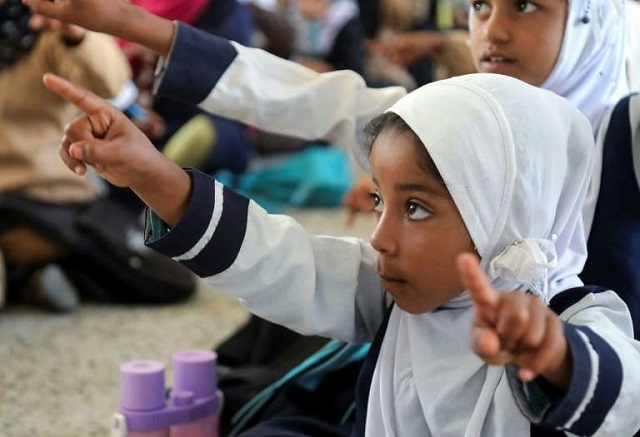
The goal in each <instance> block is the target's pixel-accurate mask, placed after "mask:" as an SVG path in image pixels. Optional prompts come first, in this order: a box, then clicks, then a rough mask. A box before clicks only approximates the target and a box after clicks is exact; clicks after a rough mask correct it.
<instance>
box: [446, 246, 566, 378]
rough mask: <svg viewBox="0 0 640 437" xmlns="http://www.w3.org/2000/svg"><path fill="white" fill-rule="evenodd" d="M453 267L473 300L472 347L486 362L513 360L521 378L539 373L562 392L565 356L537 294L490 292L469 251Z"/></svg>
mask: <svg viewBox="0 0 640 437" xmlns="http://www.w3.org/2000/svg"><path fill="white" fill-rule="evenodd" d="M458 267H459V270H460V275H461V277H462V280H463V283H464V285H465V287H466V288H467V289H468V290H469V294H470V295H471V297H472V299H473V300H474V303H475V309H476V316H475V319H474V323H473V327H472V333H471V342H472V348H473V350H474V351H475V352H476V353H477V354H478V355H479V356H480V357H481V358H482V359H483V360H484V361H486V362H487V363H489V364H507V363H514V364H516V365H517V366H518V367H519V368H520V371H519V376H520V378H521V379H522V380H523V381H525V382H528V381H531V380H533V379H534V378H535V377H536V376H538V375H541V376H543V377H544V378H545V379H546V380H547V381H549V382H550V383H551V384H553V385H554V386H555V387H556V388H558V389H559V390H561V391H563V390H565V389H566V388H567V387H568V385H569V381H570V379H571V370H572V365H571V354H570V353H569V350H568V345H567V340H566V338H565V335H564V330H563V326H562V322H561V321H560V319H559V318H558V316H557V315H556V314H555V313H554V312H553V311H551V309H549V308H548V307H547V306H546V305H545V304H544V303H543V302H542V301H541V300H540V299H539V298H537V297H534V296H531V295H528V294H525V293H522V292H520V291H513V292H510V293H500V292H498V291H497V290H495V289H494V288H493V287H492V286H491V284H489V282H488V281H487V278H486V277H485V275H484V273H483V272H482V270H481V269H480V265H479V263H478V260H477V259H476V258H475V257H474V256H473V255H470V254H464V255H461V256H460V259H459V263H458Z"/></svg>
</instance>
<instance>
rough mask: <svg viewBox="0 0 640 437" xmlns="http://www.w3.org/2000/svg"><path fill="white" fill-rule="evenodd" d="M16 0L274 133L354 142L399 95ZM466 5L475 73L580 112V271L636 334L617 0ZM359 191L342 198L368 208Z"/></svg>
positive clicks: (631, 193)
mask: <svg viewBox="0 0 640 437" xmlns="http://www.w3.org/2000/svg"><path fill="white" fill-rule="evenodd" d="M26 1H27V3H29V4H30V5H32V6H33V7H35V8H36V9H37V10H39V11H41V12H43V13H45V14H48V15H51V16H54V17H56V18H61V19H63V20H67V21H72V22H74V23H76V24H80V25H82V26H85V27H88V28H90V29H94V30H99V31H106V32H108V33H113V34H115V35H117V36H120V37H123V38H127V39H131V40H133V41H136V42H139V43H141V44H145V45H148V46H150V47H151V48H153V49H155V50H156V51H158V52H159V53H160V54H161V55H163V56H164V57H165V58H167V62H165V63H164V64H163V65H162V69H161V75H160V77H161V80H160V81H159V88H158V92H159V93H160V94H161V95H164V96H168V97H172V98H175V99H178V100H182V101H184V100H186V101H189V102H192V103H194V104H200V105H201V106H202V107H203V108H205V109H207V110H209V111H212V112H214V113H216V114H219V115H222V116H225V117H229V118H234V119H239V120H241V121H244V122H246V123H249V124H252V125H256V126H257V127H259V128H261V129H264V130H267V131H270V132H275V133H278V134H284V135H289V136H294V137H298V138H308V139H317V138H325V139H327V140H328V141H329V142H332V143H334V144H339V145H342V146H344V147H352V148H353V147H355V146H356V145H357V144H361V143H362V141H363V138H362V136H361V135H360V134H361V132H362V128H363V127H364V125H365V124H366V123H367V122H368V121H369V120H370V119H371V118H372V117H373V116H374V115H376V114H379V113H380V112H382V111H384V110H385V109H386V108H388V107H389V106H390V105H392V104H393V103H394V102H396V101H397V100H398V99H399V98H401V97H402V96H403V95H404V94H405V93H406V91H405V90H404V89H402V88H399V87H392V88H384V89H370V88H366V86H365V84H364V81H363V80H362V78H360V77H359V76H357V75H355V74H353V73H351V72H348V71H335V72H332V73H330V74H317V73H315V72H313V71H310V70H308V69H305V68H302V67H300V66H299V65H295V64H294V63H291V62H288V61H286V60H283V59H280V58H277V57H275V56H272V55H269V54H268V53H266V52H263V51H260V50H256V49H250V48H246V47H242V46H240V45H238V44H236V43H234V42H229V41H227V40H224V39H220V38H217V37H215V36H209V35H204V34H200V33H199V32H197V31H196V30H194V29H192V28H190V27H188V26H187V25H184V24H181V23H178V24H174V23H171V22H169V21H166V20H162V19H160V18H158V17H154V16H151V15H150V14H145V13H144V12H143V11H139V10H135V7H133V6H131V5H129V4H127V3H124V2H117V1H114V2H103V1H100V0H65V1H62V2H57V3H53V2H50V1H48V0H26ZM76 3H78V4H80V3H81V5H79V6H80V7H75V4H76ZM470 6H471V10H470V30H471V33H470V35H471V50H472V54H473V57H474V61H475V63H476V66H477V68H478V69H479V71H484V72H497V73H501V74H506V75H509V76H514V77H517V78H519V79H521V80H524V81H525V82H528V83H530V84H532V85H536V86H541V87H543V88H547V89H549V90H551V91H554V92H556V93H557V94H559V95H561V96H564V97H566V98H568V99H569V100H570V101H571V102H572V103H573V104H574V105H575V106H576V107H577V108H578V109H580V110H581V111H582V112H583V113H584V114H585V115H586V116H587V117H588V118H589V120H590V121H591V123H592V127H593V133H594V137H595V139H596V153H595V155H594V167H593V175H592V183H591V186H590V191H589V194H588V196H587V200H586V204H585V208H584V211H583V213H584V221H585V233H586V235H587V236H588V248H589V258H588V261H587V264H586V266H585V271H584V272H583V274H582V278H583V280H584V281H585V282H586V283H592V284H599V285H602V286H605V287H608V288H611V289H612V290H615V291H616V292H618V293H619V294H620V295H621V297H622V298H623V299H624V300H625V302H626V303H627V305H628V306H629V308H630V311H631V314H632V318H633V320H634V326H635V332H636V336H637V337H638V338H640V268H638V265H640V241H638V239H639V238H640V189H639V188H638V186H639V185H640V95H635V96H627V97H625V96H626V94H627V93H628V87H627V83H628V82H627V78H626V77H625V50H626V49H625V32H624V29H625V7H624V6H625V0H564V1H563V0H538V1H536V2H531V1H528V0H527V1H513V0H471V1H470ZM98 16H100V17H101V20H99V21H97V20H95V17H98ZM132 16H135V17H136V19H135V20H130V19H129V18H130V17H132ZM169 55H170V56H169ZM194 59H197V60H198V62H197V63H194V62H193V60H194ZM523 104H524V102H523ZM301 114H303V116H301ZM632 144H635V146H634V147H632ZM370 189H371V187H370V186H369V185H367V186H366V187H365V189H364V191H365V193H366V192H368V190H370ZM366 196H367V195H366V194H365V197H364V201H362V198H361V199H360V200H361V201H360V202H358V201H356V202H354V207H358V206H359V205H364V207H365V208H369V207H370V202H369V201H368V200H367V197H366ZM356 198H358V197H357V196H356Z"/></svg>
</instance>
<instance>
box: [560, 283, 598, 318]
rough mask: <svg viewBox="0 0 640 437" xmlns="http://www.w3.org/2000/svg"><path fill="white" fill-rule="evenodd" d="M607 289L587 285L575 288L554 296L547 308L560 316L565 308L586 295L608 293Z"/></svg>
mask: <svg viewBox="0 0 640 437" xmlns="http://www.w3.org/2000/svg"><path fill="white" fill-rule="evenodd" d="M608 290H609V289H608V288H604V287H600V286H596V285H587V286H584V287H575V288H570V289H568V290H565V291H563V292H561V293H558V294H556V295H555V296H554V297H553V299H551V301H550V302H549V308H551V309H552V310H553V312H554V313H556V314H557V315H560V314H562V313H563V312H565V310H567V308H569V307H571V306H573V305H575V304H577V303H578V302H580V301H581V300H582V299H583V298H584V297H585V296H586V295H588V294H595V293H602V292H605V291H608Z"/></svg>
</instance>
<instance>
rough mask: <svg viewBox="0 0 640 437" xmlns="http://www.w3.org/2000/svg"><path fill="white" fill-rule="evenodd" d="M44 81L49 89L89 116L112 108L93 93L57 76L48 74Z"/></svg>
mask: <svg viewBox="0 0 640 437" xmlns="http://www.w3.org/2000/svg"><path fill="white" fill-rule="evenodd" d="M43 81H44V84H45V85H46V86H47V88H49V89H50V90H51V91H53V92H54V93H56V94H58V95H59V96H60V97H62V98H64V99H65V100H67V101H69V102H70V103H73V104H74V105H76V106H77V107H78V108H80V109H81V110H82V111H84V112H86V113H87V114H94V113H96V112H98V111H100V110H105V109H107V108H111V106H110V105H109V103H107V102H106V101H104V100H103V99H101V98H100V97H98V96H96V95H95V94H93V93H92V92H91V91H88V90H86V89H84V88H82V87H79V86H77V85H74V84H72V83H71V82H69V81H67V80H65V79H63V78H61V77H59V76H56V75H55V74H52V73H46V74H45V75H44V78H43Z"/></svg>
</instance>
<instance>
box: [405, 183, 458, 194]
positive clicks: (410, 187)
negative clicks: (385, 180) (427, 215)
mask: <svg viewBox="0 0 640 437" xmlns="http://www.w3.org/2000/svg"><path fill="white" fill-rule="evenodd" d="M394 189H395V190H396V191H418V192H422V193H426V194H431V195H433V196H438V197H449V193H448V192H447V190H444V189H441V188H440V187H438V188H434V187H430V186H427V185H423V184H413V183H399V184H395V185H394Z"/></svg>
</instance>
